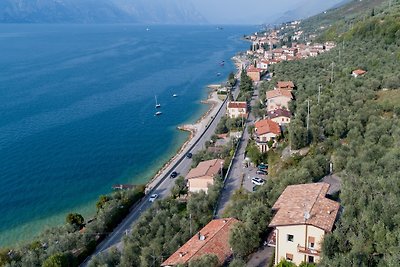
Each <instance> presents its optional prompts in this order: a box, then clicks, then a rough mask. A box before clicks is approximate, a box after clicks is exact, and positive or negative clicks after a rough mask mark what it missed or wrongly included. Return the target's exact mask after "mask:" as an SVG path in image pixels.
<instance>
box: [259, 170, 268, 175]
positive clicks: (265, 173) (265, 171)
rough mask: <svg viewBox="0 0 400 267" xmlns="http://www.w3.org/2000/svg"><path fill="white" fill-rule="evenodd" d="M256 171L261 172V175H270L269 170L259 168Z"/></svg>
mask: <svg viewBox="0 0 400 267" xmlns="http://www.w3.org/2000/svg"><path fill="white" fill-rule="evenodd" d="M256 173H257V174H259V175H268V171H267V170H258V171H257V172H256Z"/></svg>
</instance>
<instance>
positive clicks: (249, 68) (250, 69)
mask: <svg viewBox="0 0 400 267" xmlns="http://www.w3.org/2000/svg"><path fill="white" fill-rule="evenodd" d="M261 71H262V70H261V69H259V68H256V67H254V66H250V67H248V68H247V72H261Z"/></svg>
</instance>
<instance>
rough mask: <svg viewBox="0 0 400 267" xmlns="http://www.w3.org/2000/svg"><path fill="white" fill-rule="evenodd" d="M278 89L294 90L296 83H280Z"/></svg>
mask: <svg viewBox="0 0 400 267" xmlns="http://www.w3.org/2000/svg"><path fill="white" fill-rule="evenodd" d="M276 87H277V88H281V89H293V88H294V83H293V82H292V81H287V82H278V84H277V86H276Z"/></svg>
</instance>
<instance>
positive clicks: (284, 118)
mask: <svg viewBox="0 0 400 267" xmlns="http://www.w3.org/2000/svg"><path fill="white" fill-rule="evenodd" d="M267 117H268V118H269V119H271V120H272V121H274V122H276V123H278V124H279V126H286V125H288V124H289V123H290V120H291V118H292V113H291V112H290V111H289V110H288V109H282V108H278V109H275V110H270V111H268V112H267Z"/></svg>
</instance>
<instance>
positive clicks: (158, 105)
mask: <svg viewBox="0 0 400 267" xmlns="http://www.w3.org/2000/svg"><path fill="white" fill-rule="evenodd" d="M154 98H155V99H156V108H161V104H160V103H158V102H157V96H156V95H155V96H154Z"/></svg>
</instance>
